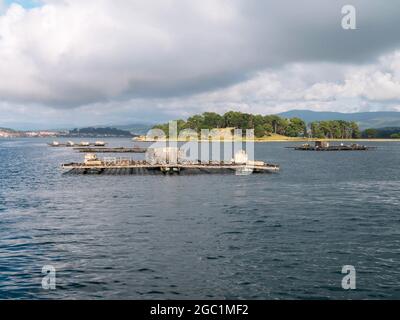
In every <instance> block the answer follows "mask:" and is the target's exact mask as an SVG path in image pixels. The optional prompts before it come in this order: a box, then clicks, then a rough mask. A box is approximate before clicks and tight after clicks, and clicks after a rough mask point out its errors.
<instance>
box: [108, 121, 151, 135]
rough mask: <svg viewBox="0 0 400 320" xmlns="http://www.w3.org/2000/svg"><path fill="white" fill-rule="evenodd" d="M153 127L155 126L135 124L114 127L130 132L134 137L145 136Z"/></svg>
mask: <svg viewBox="0 0 400 320" xmlns="http://www.w3.org/2000/svg"><path fill="white" fill-rule="evenodd" d="M153 126H154V124H143V123H134V124H126V125H115V126H113V127H115V128H117V129H121V130H126V131H129V132H131V133H132V134H134V135H145V134H147V132H148V131H149V130H150V129H151V128H152V127H153Z"/></svg>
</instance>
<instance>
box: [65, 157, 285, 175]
mask: <svg viewBox="0 0 400 320" xmlns="http://www.w3.org/2000/svg"><path fill="white" fill-rule="evenodd" d="M62 168H63V169H66V170H68V171H67V172H65V173H66V174H109V175H156V174H161V175H173V174H176V175H185V174H237V175H246V174H250V173H274V172H278V171H279V166H278V165H275V164H266V163H265V164H263V165H252V166H249V165H246V164H222V163H221V164H201V163H199V164H149V163H146V162H144V161H133V160H131V161H127V162H124V163H105V162H101V163H99V164H96V165H94V164H85V163H67V164H63V165H62Z"/></svg>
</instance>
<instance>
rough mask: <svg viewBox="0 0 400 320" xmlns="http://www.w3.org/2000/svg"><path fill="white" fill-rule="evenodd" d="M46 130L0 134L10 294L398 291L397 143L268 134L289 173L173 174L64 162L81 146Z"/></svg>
mask: <svg viewBox="0 0 400 320" xmlns="http://www.w3.org/2000/svg"><path fill="white" fill-rule="evenodd" d="M46 142H48V141H47V140H45V139H15V140H0V298H3V299H8V298H20V299H26V298H29V299H31V298H33V299H42V298H50V299H59V298H64V299H75V298H88V299H92V298H111V299H113V298H130V299H144V298H150V299H153V298H154V299H165V298H168V299H188V298H195V299H196V298H200V299H216V298H222V299H225V298H227V299H239V298H240V299H242V298H243V299H247V298H248V299H288V298H290V299H298V298H301V299H313V298H328V299H337V298H346V299H352V298H361V299H364V298H365V299H379V298H394V299H399V298H400V210H399V205H400V196H399V194H400V170H399V164H400V161H399V160H400V144H399V143H395V142H393V143H373V145H376V146H378V149H377V150H375V151H369V152H300V151H294V150H291V149H285V148H284V147H285V146H287V145H288V144H285V143H268V144H257V145H256V158H257V159H260V160H267V161H270V162H274V163H279V164H280V165H281V172H280V173H279V174H267V175H251V176H234V175H232V176H230V175H200V176H172V177H169V176H74V175H62V171H61V170H60V164H61V163H63V162H69V161H72V160H81V158H82V155H81V154H75V153H73V151H72V150H70V149H66V148H49V147H47V146H46V144H45V143H46ZM109 142H110V143H111V144H113V145H121V144H126V145H129V140H117V139H110V140H109ZM43 265H53V266H54V267H55V268H56V271H57V273H56V281H57V288H56V290H52V291H46V290H44V289H42V287H41V281H42V277H43V275H42V273H41V270H42V267H43ZM343 265H354V266H355V268H356V271H357V278H356V280H357V289H356V290H352V291H345V290H343V289H342V288H341V280H342V277H343V276H344V275H343V274H341V269H342V266H343Z"/></svg>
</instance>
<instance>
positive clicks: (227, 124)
mask: <svg viewBox="0 0 400 320" xmlns="http://www.w3.org/2000/svg"><path fill="white" fill-rule="evenodd" d="M177 123H178V131H180V130H182V129H193V130H196V131H197V132H200V130H201V129H215V128H238V129H243V130H245V129H254V134H255V136H256V137H264V136H268V135H271V134H273V133H276V134H281V135H286V136H290V137H298V136H304V135H305V134H306V123H305V122H304V121H303V120H301V119H299V118H292V119H284V118H281V117H279V116H276V115H268V116H262V115H259V114H257V115H253V114H249V113H242V112H237V111H229V112H227V113H225V114H223V115H219V114H218V113H215V112H204V113H203V114H199V115H194V116H192V117H190V118H188V119H187V120H186V121H184V120H178V121H177ZM154 128H158V129H161V130H163V131H164V132H165V133H168V123H165V124H161V125H157V126H155V127H154Z"/></svg>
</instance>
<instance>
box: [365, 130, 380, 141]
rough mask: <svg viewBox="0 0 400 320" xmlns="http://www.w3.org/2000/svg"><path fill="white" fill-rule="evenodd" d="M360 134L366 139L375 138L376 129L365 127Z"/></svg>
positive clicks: (376, 135)
mask: <svg viewBox="0 0 400 320" xmlns="http://www.w3.org/2000/svg"><path fill="white" fill-rule="evenodd" d="M362 135H363V136H364V137H365V138H368V139H373V138H377V137H378V130H376V129H373V128H369V129H365V130H364V132H363V133H362Z"/></svg>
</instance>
